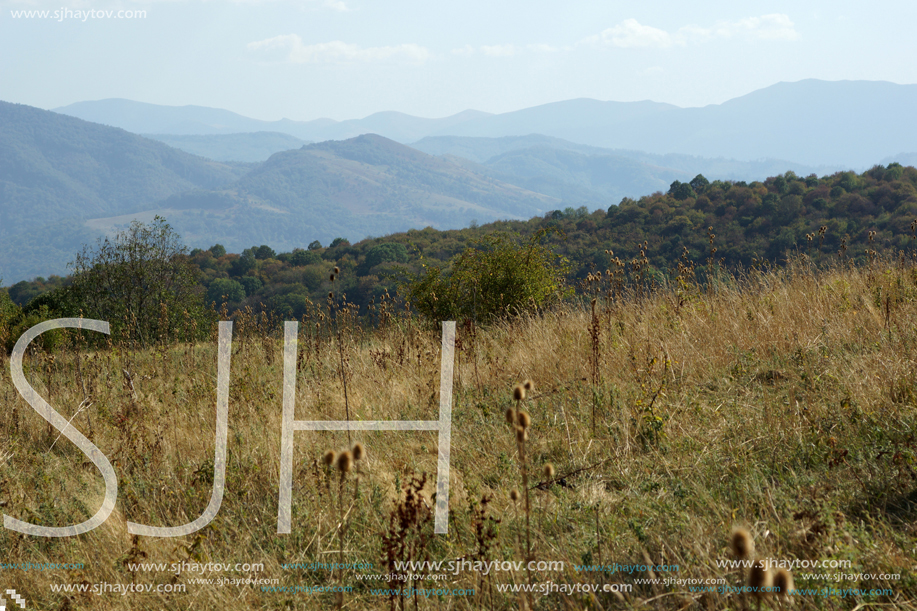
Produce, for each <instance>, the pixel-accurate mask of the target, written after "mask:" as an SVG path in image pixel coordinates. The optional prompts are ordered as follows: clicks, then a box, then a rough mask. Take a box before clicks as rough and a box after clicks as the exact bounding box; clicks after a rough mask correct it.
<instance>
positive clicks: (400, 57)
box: [248, 34, 430, 64]
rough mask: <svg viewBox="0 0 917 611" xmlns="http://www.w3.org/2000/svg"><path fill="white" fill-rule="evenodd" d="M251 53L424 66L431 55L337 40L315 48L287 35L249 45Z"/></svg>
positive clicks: (415, 48)
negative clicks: (388, 61)
mask: <svg viewBox="0 0 917 611" xmlns="http://www.w3.org/2000/svg"><path fill="white" fill-rule="evenodd" d="M248 49H249V51H255V52H261V53H264V54H265V55H266V56H268V57H270V58H273V59H281V60H283V61H288V62H290V63H294V64H308V63H346V62H378V61H386V60H392V61H405V62H409V63H415V64H422V63H424V62H425V61H427V60H428V59H429V58H430V52H429V51H428V50H427V49H426V48H425V47H421V46H419V45H415V44H401V45H394V46H388V47H367V48H363V47H360V46H359V45H355V44H350V43H346V42H342V41H340V40H333V41H331V42H322V43H318V44H314V45H307V44H303V41H302V38H300V37H299V35H298V34H284V35H281V36H274V37H273V38H268V39H266V40H259V41H257V42H250V43H248Z"/></svg>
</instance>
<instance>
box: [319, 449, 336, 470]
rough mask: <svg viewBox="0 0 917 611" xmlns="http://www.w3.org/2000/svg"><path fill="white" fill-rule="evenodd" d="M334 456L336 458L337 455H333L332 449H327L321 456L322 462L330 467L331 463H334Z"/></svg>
mask: <svg viewBox="0 0 917 611" xmlns="http://www.w3.org/2000/svg"><path fill="white" fill-rule="evenodd" d="M335 458H337V456H336V455H335V453H334V450H328V451H327V452H325V455H324V456H323V457H322V462H323V463H325V464H326V465H327V466H329V467H330V466H331V465H333V464H334V459H335Z"/></svg>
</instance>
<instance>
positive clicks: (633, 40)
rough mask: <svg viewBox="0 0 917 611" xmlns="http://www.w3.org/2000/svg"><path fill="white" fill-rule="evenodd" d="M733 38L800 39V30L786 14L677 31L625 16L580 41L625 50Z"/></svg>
mask: <svg viewBox="0 0 917 611" xmlns="http://www.w3.org/2000/svg"><path fill="white" fill-rule="evenodd" d="M729 38H740V39H746V40H796V39H798V38H799V32H797V31H796V27H795V25H794V24H793V22H792V21H791V20H790V18H789V16H787V15H784V14H782V13H773V14H770V15H761V16H760V17H746V18H745V19H740V20H738V21H718V22H716V23H715V24H714V25H712V26H710V27H706V28H705V27H701V26H698V25H694V24H691V25H686V26H683V27H681V28H679V29H678V31H677V32H675V33H674V34H670V33H669V32H666V31H665V30H660V29H658V28H654V27H652V26H648V25H643V24H641V23H640V22H638V21H637V20H636V19H625V20H624V21H622V22H621V23H619V24H617V25H615V26H614V27H610V28H608V29H606V30H603V31H602V33H601V34H598V35H595V36H590V37H588V38H585V39H583V40H582V41H580V44H589V45H592V46H598V47H620V48H625V49H627V48H633V49H665V48H668V47H672V46H685V45H690V44H700V43H704V42H708V41H711V40H714V39H729Z"/></svg>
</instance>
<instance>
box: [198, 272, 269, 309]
mask: <svg viewBox="0 0 917 611" xmlns="http://www.w3.org/2000/svg"><path fill="white" fill-rule="evenodd" d="M245 278H251V276H245ZM252 279H253V280H257V278H252ZM243 280H244V278H243ZM243 299H245V287H244V286H243V285H242V283H241V282H238V281H236V280H231V279H229V278H217V279H216V280H214V281H213V282H211V283H210V286H209V287H208V288H207V301H208V302H211V303H215V304H217V306H220V305H222V304H223V303H224V302H226V303H239V302H240V301H242V300H243Z"/></svg>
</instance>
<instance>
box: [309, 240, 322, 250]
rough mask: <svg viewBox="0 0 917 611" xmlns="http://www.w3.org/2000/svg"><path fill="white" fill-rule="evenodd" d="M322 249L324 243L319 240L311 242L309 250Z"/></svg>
mask: <svg viewBox="0 0 917 611" xmlns="http://www.w3.org/2000/svg"><path fill="white" fill-rule="evenodd" d="M321 249H322V243H321V242H319V241H318V240H313V241H311V242H309V250H321Z"/></svg>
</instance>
